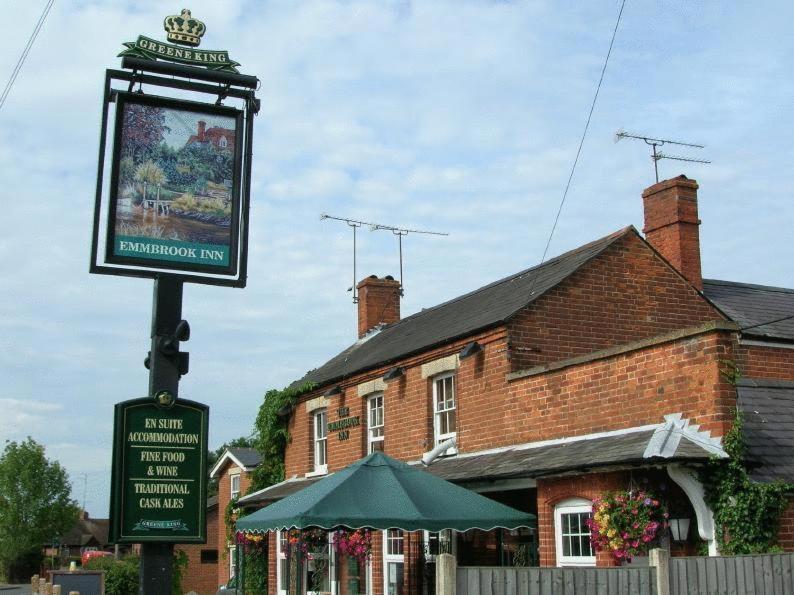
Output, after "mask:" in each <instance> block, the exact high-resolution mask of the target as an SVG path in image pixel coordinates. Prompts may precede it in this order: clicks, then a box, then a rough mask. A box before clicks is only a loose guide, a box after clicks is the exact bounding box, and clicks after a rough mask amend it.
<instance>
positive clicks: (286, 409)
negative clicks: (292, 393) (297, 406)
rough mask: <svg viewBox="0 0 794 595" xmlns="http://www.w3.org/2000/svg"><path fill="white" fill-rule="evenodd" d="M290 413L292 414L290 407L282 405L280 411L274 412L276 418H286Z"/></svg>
mask: <svg viewBox="0 0 794 595" xmlns="http://www.w3.org/2000/svg"><path fill="white" fill-rule="evenodd" d="M290 413H292V405H284V406H283V407H282V408H281V409H279V410H278V411H276V417H281V418H284V417H287V416H288V415H289V414H290Z"/></svg>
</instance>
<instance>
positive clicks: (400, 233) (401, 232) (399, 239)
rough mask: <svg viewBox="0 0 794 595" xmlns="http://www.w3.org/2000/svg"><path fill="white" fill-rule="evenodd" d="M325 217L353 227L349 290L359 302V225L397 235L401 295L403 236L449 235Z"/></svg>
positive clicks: (324, 216) (354, 301)
mask: <svg viewBox="0 0 794 595" xmlns="http://www.w3.org/2000/svg"><path fill="white" fill-rule="evenodd" d="M323 219H333V220H334V221H344V222H345V223H347V224H348V225H349V226H350V227H351V228H352V229H353V285H352V286H351V287H349V288H348V289H347V290H348V291H352V292H353V303H354V304H357V303H358V290H357V289H356V283H357V280H356V279H357V277H356V230H357V229H358V228H359V227H362V226H364V225H366V226H367V227H369V230H370V231H390V232H392V233H393V234H394V235H395V236H397V246H398V249H399V252H400V297H402V296H403V295H404V291H403V289H404V287H405V284H404V283H403V236H407V235H408V234H409V233H421V234H425V235H432V236H448V235H449V234H448V233H444V232H441V231H427V230H424V229H405V228H403V227H394V226H393V225H384V224H382V223H372V222H370V221H359V220H358V219H348V218H346V217H334V216H333V215H327V214H326V213H321V214H320V220H323Z"/></svg>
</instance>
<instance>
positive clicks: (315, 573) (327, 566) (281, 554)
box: [276, 531, 336, 595]
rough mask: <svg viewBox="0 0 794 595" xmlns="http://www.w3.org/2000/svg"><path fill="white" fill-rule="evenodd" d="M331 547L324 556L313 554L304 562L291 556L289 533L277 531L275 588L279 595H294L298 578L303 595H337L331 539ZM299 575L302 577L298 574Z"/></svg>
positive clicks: (326, 549) (325, 551)
mask: <svg viewBox="0 0 794 595" xmlns="http://www.w3.org/2000/svg"><path fill="white" fill-rule="evenodd" d="M328 539H329V541H328V546H327V547H326V548H325V550H324V551H323V552H321V553H316V552H315V553H313V554H311V555H310V556H309V557H308V559H302V563H301V564H300V565H299V564H298V560H297V556H295V555H292V556H291V555H289V554H290V548H289V541H288V540H289V536H288V533H287V532H286V531H276V559H277V561H278V562H277V564H278V565H277V566H276V584H277V585H278V593H279V595H287V593H295V585H296V582H297V581H296V578H300V583H301V590H300V592H301V593H335V592H336V584H335V582H334V581H335V573H336V568H335V566H334V564H335V559H334V555H333V551H332V550H333V548H332V547H331V542H330V536H329V538H328ZM299 572H300V576H299V577H298V576H297V574H298V573H299Z"/></svg>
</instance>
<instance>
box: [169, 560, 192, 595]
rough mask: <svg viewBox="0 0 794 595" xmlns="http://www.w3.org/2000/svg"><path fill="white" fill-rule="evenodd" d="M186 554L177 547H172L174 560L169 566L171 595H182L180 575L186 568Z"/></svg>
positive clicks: (181, 575)
mask: <svg viewBox="0 0 794 595" xmlns="http://www.w3.org/2000/svg"><path fill="white" fill-rule="evenodd" d="M187 563H188V559H187V554H186V553H185V552H184V551H182V550H178V549H174V562H173V565H172V567H171V595H182V593H183V591H182V577H183V576H184V574H185V569H186V568H187Z"/></svg>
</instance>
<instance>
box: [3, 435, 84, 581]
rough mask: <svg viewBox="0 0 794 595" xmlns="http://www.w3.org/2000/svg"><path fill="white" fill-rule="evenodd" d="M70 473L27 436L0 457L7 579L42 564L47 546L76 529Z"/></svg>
mask: <svg viewBox="0 0 794 595" xmlns="http://www.w3.org/2000/svg"><path fill="white" fill-rule="evenodd" d="M71 491H72V486H71V484H70V483H69V480H68V478H67V475H66V470H65V469H64V468H63V467H61V465H60V464H59V463H58V462H57V461H49V460H47V457H45V456H44V447H43V446H42V445H40V444H38V443H37V442H36V441H34V440H33V439H32V438H30V437H28V439H27V440H25V441H24V442H21V443H16V442H9V441H6V446H5V450H4V452H3V455H2V457H0V571H2V573H3V574H5V575H6V577H8V578H28V577H27V576H15V575H17V574H23V575H24V573H25V572H26V571H27V569H25V568H20V565H21V564H22V562H23V561H24V562H28V563H30V562H37V561H38V557H39V556H40V555H41V548H42V545H44V544H45V543H48V542H50V541H51V540H52V538H53V537H56V536H59V535H62V534H64V533H66V532H67V531H68V530H69V529H71V528H72V526H73V525H74V523H75V521H77V516H78V512H79V509H78V507H77V503H76V502H75V501H74V500H72V499H70V497H69V496H70V494H71Z"/></svg>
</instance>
